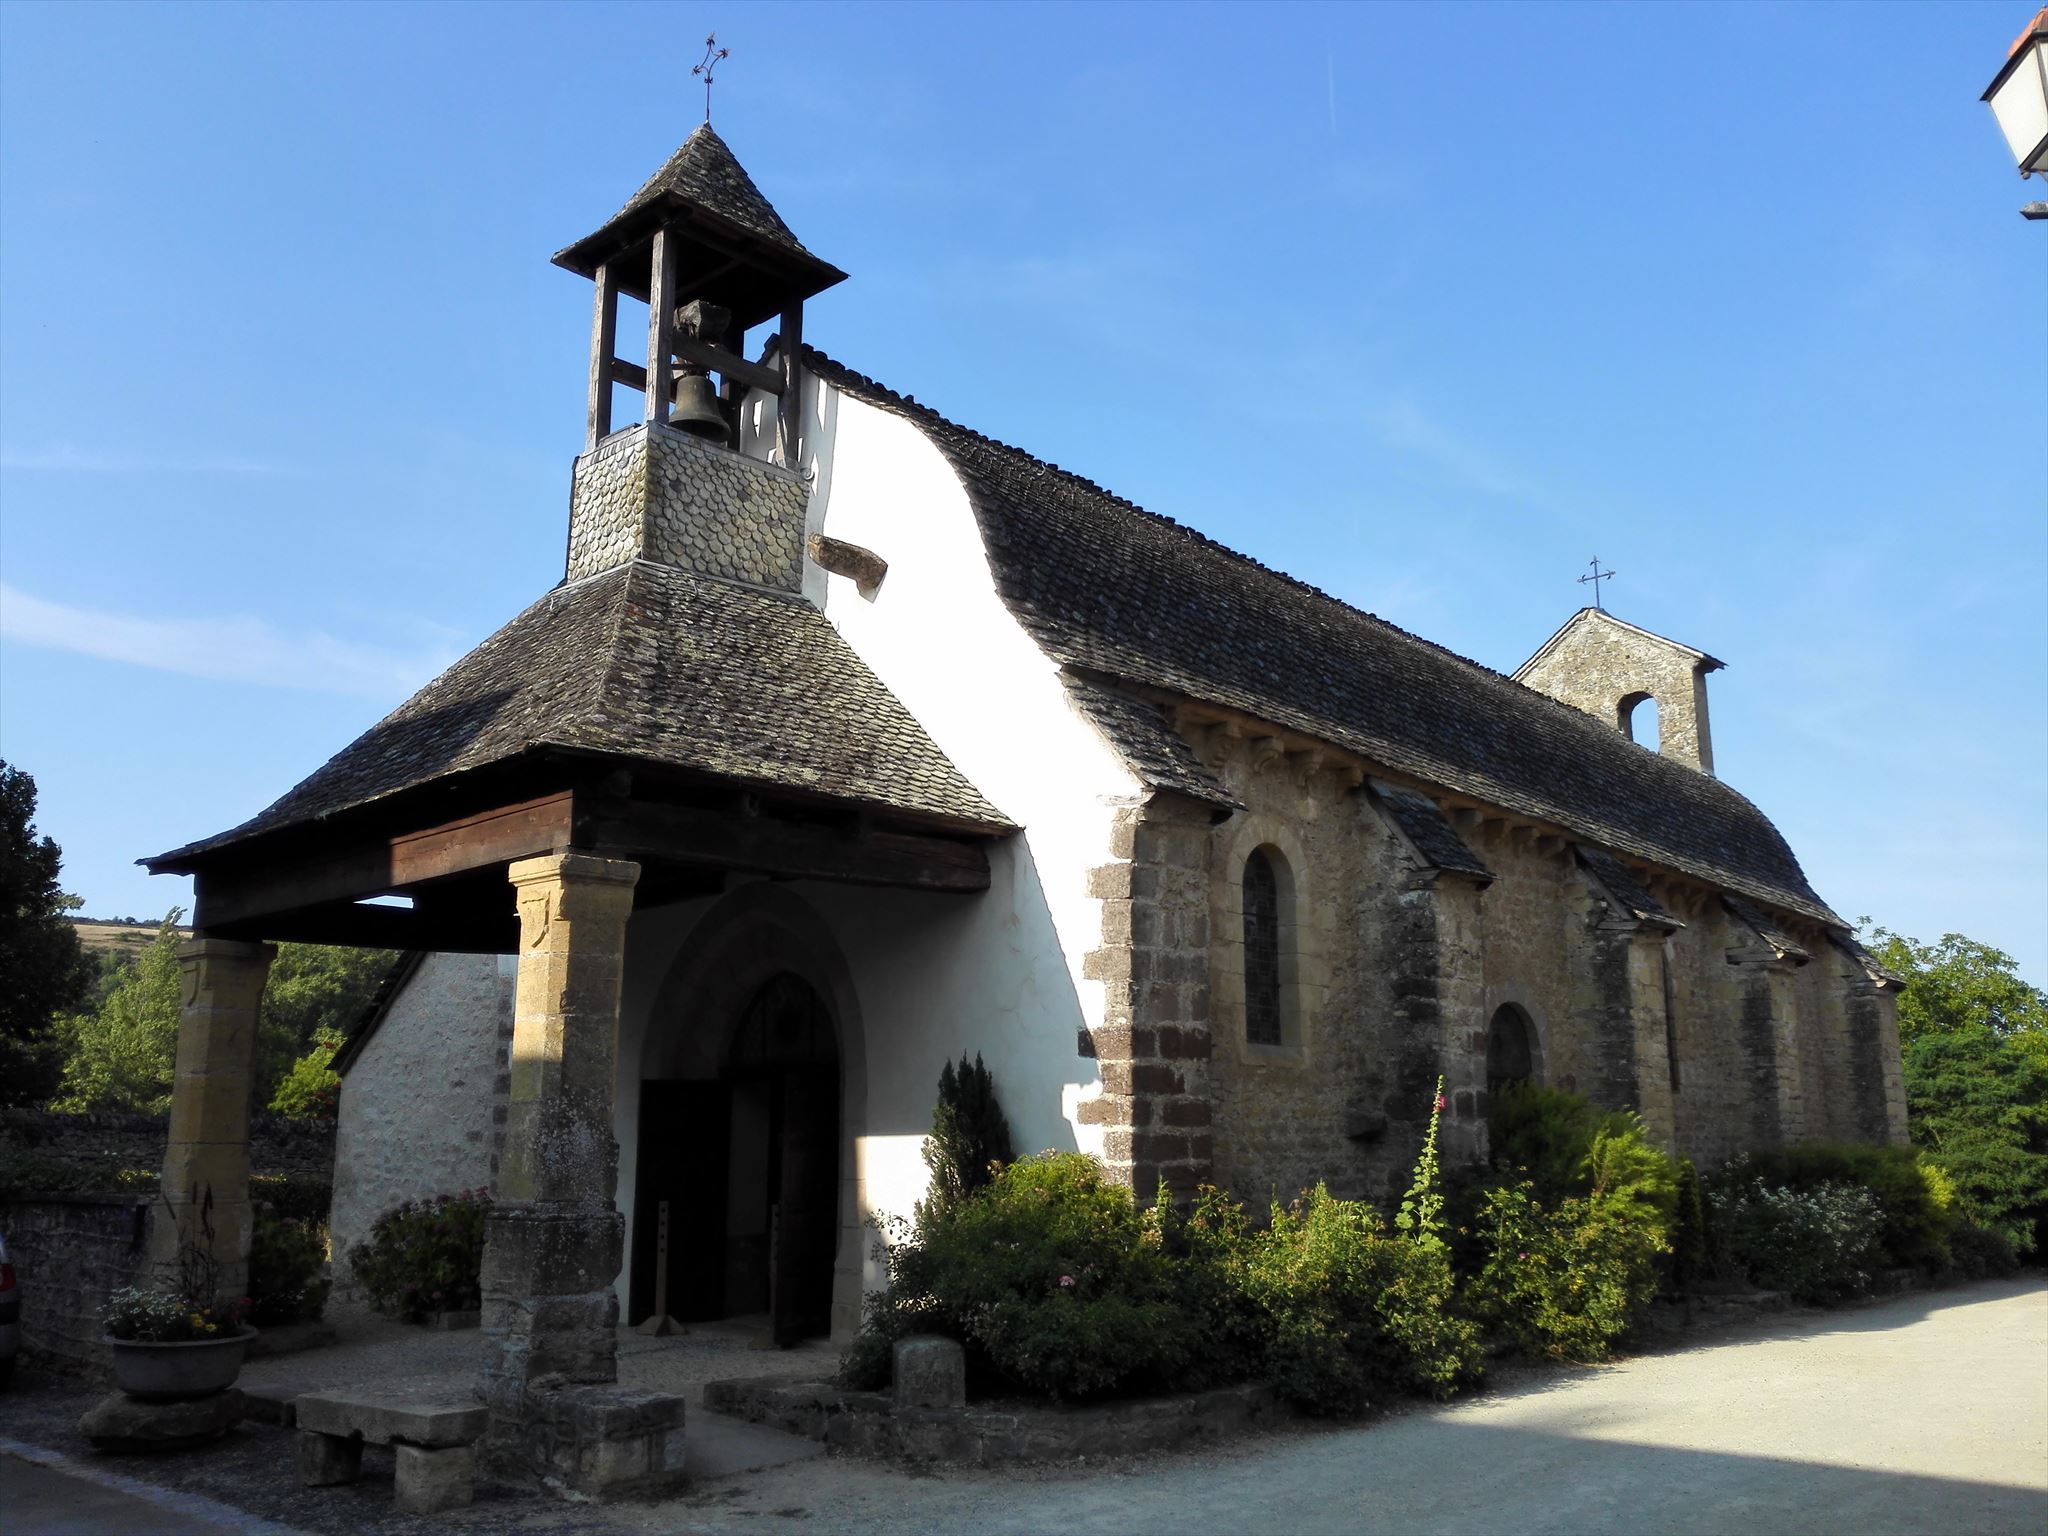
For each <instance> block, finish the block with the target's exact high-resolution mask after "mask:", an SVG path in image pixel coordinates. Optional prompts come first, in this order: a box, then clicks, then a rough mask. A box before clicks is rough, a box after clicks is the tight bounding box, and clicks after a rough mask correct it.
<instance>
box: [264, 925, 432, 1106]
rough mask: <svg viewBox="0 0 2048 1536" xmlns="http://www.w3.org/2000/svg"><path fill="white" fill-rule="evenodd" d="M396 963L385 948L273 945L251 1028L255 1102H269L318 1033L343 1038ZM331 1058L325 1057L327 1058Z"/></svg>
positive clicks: (316, 1038) (391, 954) (330, 1054)
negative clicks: (260, 1007) (253, 1033)
mask: <svg viewBox="0 0 2048 1536" xmlns="http://www.w3.org/2000/svg"><path fill="white" fill-rule="evenodd" d="M396 958H397V956H396V955H394V954H393V953H392V952H391V951H390V950H388V949H350V948H344V947H342V946H339V945H332V944H280V945H278V946H277V958H276V959H275V960H273V961H272V962H271V963H270V978H269V980H268V981H267V982H266V983H265V985H264V988H263V1015H262V1018H261V1019H260V1020H259V1021H258V1023H257V1029H256V1102H257V1103H259V1104H265V1103H268V1102H270V1098H271V1095H272V1094H273V1093H275V1092H277V1091H278V1089H279V1087H280V1086H281V1085H282V1084H283V1082H284V1080H285V1079H286V1078H287V1077H288V1076H290V1075H291V1074H292V1073H294V1072H295V1071H296V1063H297V1062H298V1061H299V1060H300V1059H301V1058H302V1057H304V1056H305V1055H306V1054H307V1053H308V1052H309V1051H311V1050H313V1049H314V1048H315V1047H316V1045H317V1043H318V1040H319V1037H320V1034H321V1031H323V1030H329V1031H335V1032H337V1033H338V1034H341V1035H345V1034H347V1033H348V1031H349V1029H350V1027H351V1026H352V1025H354V1023H355V1022H356V1020H357V1019H359V1018H361V1017H362V1014H363V1011H364V1010H365V1009H366V1008H368V1007H369V1006H370V1004H371V1003H372V1002H373V1001H375V999H376V996H377V989H378V988H379V987H380V986H382V985H383V983H384V978H385V977H386V976H387V975H388V974H390V971H391V962H392V961H393V960H395V959H396ZM336 1043H337V1044H339V1040H337V1042H336ZM333 1054H334V1052H333V1051H332V1050H329V1051H328V1052H327V1055H328V1056H329V1057H331V1056H332V1055H333ZM323 1064H324V1063H323ZM336 1081H337V1082H338V1081H339V1079H336ZM330 1113H331V1111H330Z"/></svg>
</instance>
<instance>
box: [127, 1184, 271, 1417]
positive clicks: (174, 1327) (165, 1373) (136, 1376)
mask: <svg viewBox="0 0 2048 1536" xmlns="http://www.w3.org/2000/svg"><path fill="white" fill-rule="evenodd" d="M193 1193H194V1196H195V1199H194V1200H193V1202H192V1208H193V1209H192V1214H193V1216H194V1217H195V1218H196V1232H194V1234H193V1235H192V1236H190V1237H187V1238H186V1239H185V1241H184V1242H182V1243H180V1244H179V1246H178V1256H177V1259H176V1262H175V1263H174V1264H172V1265H170V1266H167V1267H168V1268H170V1269H171V1270H172V1271H173V1273H172V1275H171V1277H170V1278H168V1279H167V1280H165V1281H163V1282H161V1283H159V1284H156V1285H147V1286H133V1285H131V1286H124V1287H123V1288H122V1289H120V1290H118V1291H116V1292H114V1294H113V1295H111V1296H109V1297H108V1298H107V1316H106V1326H107V1332H106V1344H107V1347H108V1349H110V1350H112V1351H113V1356H114V1382H115V1384H116V1385H117V1386H119V1387H120V1389H121V1390H122V1391H123V1392H125V1393H127V1394H128V1396H130V1397H132V1398H139V1399H141V1400H142V1401H144V1402H176V1401H178V1400H180V1399H184V1398H195V1397H206V1396H209V1395H210V1394H212V1393H215V1392H222V1391H225V1390H226V1389H227V1388H229V1387H231V1386H233V1385H234V1382H235V1378H236V1377H237V1376H239V1375H241V1373H242V1355H243V1353H244V1351H246V1350H247V1349H248V1347H249V1341H250V1340H251V1339H253V1338H254V1337H256V1330H255V1329H253V1328H250V1327H248V1326H247V1325H246V1324H245V1323H244V1322H243V1318H244V1317H246V1316H247V1315H248V1312H249V1298H248V1297H246V1296H244V1297H242V1298H241V1299H240V1300H237V1301H223V1300H221V1299H220V1264H219V1262H218V1261H217V1260H216V1259H215V1258H214V1256H213V1238H214V1230H213V1189H212V1186H210V1185H209V1186H208V1187H207V1188H206V1189H205V1190H204V1191H203V1192H202V1191H199V1190H194V1191H193ZM164 1214H165V1217H166V1219H169V1220H175V1219H176V1216H175V1213H173V1212H172V1211H171V1210H170V1209H169V1206H168V1203H166V1207H165V1212H164Z"/></svg>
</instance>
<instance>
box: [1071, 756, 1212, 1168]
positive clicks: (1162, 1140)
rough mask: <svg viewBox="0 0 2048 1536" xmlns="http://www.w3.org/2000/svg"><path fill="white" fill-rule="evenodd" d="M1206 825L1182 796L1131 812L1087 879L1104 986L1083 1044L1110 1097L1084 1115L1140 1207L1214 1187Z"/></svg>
mask: <svg viewBox="0 0 2048 1536" xmlns="http://www.w3.org/2000/svg"><path fill="white" fill-rule="evenodd" d="M1208 823H1209V814H1208V807H1207V806H1204V805H1199V804H1196V803H1195V802H1192V801H1180V800H1179V799H1178V798H1177V797H1170V796H1162V797H1159V798H1158V799H1155V800H1152V801H1150V802H1148V803H1146V804H1144V805H1138V806H1129V807H1125V808H1124V809H1122V810H1120V811H1119V812H1118V813H1117V815H1116V817H1115V820H1114V821H1113V823H1112V826H1111V833H1110V862H1109V863H1106V864H1103V865H1100V866H1098V867H1097V868H1096V869H1095V870H1093V871H1092V872H1091V873H1090V875H1089V891H1090V894H1091V895H1093V896H1096V897H1098V898H1100V900H1101V901H1102V945H1101V947H1100V948H1099V949H1095V950H1092V951H1090V952H1089V953H1088V954H1087V955H1086V956H1085V957H1084V958H1083V960H1082V971H1081V974H1082V976H1083V977H1084V978H1086V979H1088V980H1092V981H1100V982H1102V983H1103V1009H1102V1025H1101V1027H1100V1028H1097V1029H1093V1030H1089V1031H1086V1032H1084V1034H1083V1036H1082V1038H1081V1040H1080V1042H1079V1044H1080V1050H1081V1054H1082V1055H1084V1056H1092V1057H1094V1058H1095V1061H1096V1067H1097V1070H1098V1071H1099V1072H1100V1074H1101V1078H1102V1092H1101V1094H1100V1096H1099V1097H1096V1098H1093V1099H1084V1100H1083V1101H1082V1102H1081V1104H1080V1105H1079V1108H1078V1116H1079V1118H1080V1120H1081V1122H1082V1123H1083V1124H1088V1125H1100V1126H1102V1127H1103V1128H1104V1129H1103V1153H1102V1160H1103V1164H1104V1166H1105V1167H1106V1168H1107V1169H1108V1171H1109V1173H1110V1176H1111V1177H1112V1178H1114V1179H1116V1180H1117V1181H1118V1182H1119V1183H1122V1184H1124V1185H1125V1186H1126V1187H1127V1188H1129V1189H1130V1190H1131V1191H1132V1192H1133V1193H1134V1194H1135V1195H1137V1196H1138V1198H1139V1199H1140V1200H1149V1199H1150V1198H1151V1196H1152V1194H1153V1192H1154V1190H1156V1189H1157V1188H1158V1186H1159V1184H1160V1181H1161V1180H1164V1181H1165V1182H1166V1183H1167V1185H1168V1186H1169V1187H1170V1188H1172V1189H1173V1190H1174V1191H1175V1192H1176V1193H1177V1194H1187V1193H1189V1192H1191V1191H1192V1190H1193V1189H1194V1188H1195V1186H1196V1185H1198V1184H1201V1183H1205V1182H1207V1181H1209V1180H1210V1179H1211V1178H1212V1177H1213V1170H1214V1162H1215V1141H1214V1137H1213V1134H1212V1132H1211V1128H1210V1127H1211V1120H1212V1107H1211V1103H1210V1095H1209V1064H1210V1052H1211V1037H1210V1029H1209V1007H1210V998H1209V977H1208V951H1209V912H1208V894H1209V891H1208V857H1209V849H1208Z"/></svg>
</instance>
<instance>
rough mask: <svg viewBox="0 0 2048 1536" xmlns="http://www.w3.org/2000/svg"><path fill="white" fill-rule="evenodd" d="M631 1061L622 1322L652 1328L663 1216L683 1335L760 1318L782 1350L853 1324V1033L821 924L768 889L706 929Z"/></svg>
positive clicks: (840, 969)
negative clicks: (848, 1262)
mask: <svg viewBox="0 0 2048 1536" xmlns="http://www.w3.org/2000/svg"><path fill="white" fill-rule="evenodd" d="M641 1061H642V1074H643V1075H642V1080H641V1082H640V1085H639V1087H640V1097H639V1112H638V1122H639V1124H638V1135H637V1138H636V1140H637V1159H636V1166H635V1178H634V1192H633V1211H632V1221H633V1240H632V1268H631V1273H630V1279H629V1285H628V1293H627V1318H628V1320H629V1321H631V1322H634V1323H639V1322H641V1321H643V1320H644V1319H646V1318H648V1317H650V1316H652V1315H655V1313H656V1308H657V1303H658V1296H657V1291H658V1288H659V1284H660V1280H661V1265H660V1257H661V1254H662V1252H663V1251H664V1244H663V1241H662V1237H663V1231H664V1228H663V1222H662V1208H663V1205H664V1204H666V1206H667V1225H666V1235H667V1241H666V1245H665V1251H666V1253H667V1257H668V1265H667V1270H668V1273H667V1277H666V1278H667V1298H668V1312H669V1314H670V1315H671V1316H673V1317H675V1318H676V1319H678V1320H679V1321H682V1322H686V1323H687V1322H693V1321H708V1320H713V1319H718V1318H730V1317H748V1316H764V1317H765V1318H767V1319H768V1320H769V1321H770V1323H771V1325H772V1331H773V1334H774V1337H775V1339H776V1342H778V1343H784V1344H788V1343H794V1342H796V1341H797V1340H799V1339H803V1338H808V1337H816V1336H820V1335H825V1334H829V1333H830V1332H832V1331H833V1325H834V1322H835V1311H837V1312H842V1313H847V1314H849V1316H851V1315H852V1314H855V1313H857V1309H858V1272H857V1268H856V1270H855V1272H854V1273H853V1274H852V1275H846V1274H840V1273H838V1272H837V1269H836V1267H835V1266H837V1265H839V1264H840V1263H841V1261H842V1259H843V1257H844V1256H843V1255H842V1254H841V1251H840V1250H841V1249H842V1248H844V1247H846V1246H847V1238H846V1229H847V1224H848V1221H849V1217H848V1214H847V1210H846V1206H847V1199H848V1195H849V1192H850V1190H849V1182H848V1178H847V1175H848V1174H849V1173H850V1172H851V1159H850V1152H849V1149H850V1143H851V1138H853V1137H856V1136H858V1134H859V1132H860V1119H861V1115H860V1109H861V1106H862V1105H863V1104H864V1101H865V1100H864V1094H863V1093H862V1092H861V1085H862V1083H863V1082H864V1072H863V1063H862V1061H861V1057H860V1031H859V1020H858V1016H857V1011H856V1007H855V1004H854V1002H853V998H852V993H851V987H850V984H849V982H848V980H847V977H846V974H845V969H844V965H843V962H842V961H841V960H840V958H839V956H838V953H837V949H836V946H834V945H833V944H832V943H831V941H830V938H829V935H828V934H826V933H825V932H823V930H822V925H818V923H817V919H816V916H815V914H814V913H811V912H810V911H809V909H808V908H807V907H805V906H804V905H803V904H802V903H800V902H797V901H795V900H794V898H787V897H786V895H785V893H782V892H779V891H776V890H774V888H771V887H767V886H755V887H748V888H746V890H745V891H744V892H736V893H734V895H733V896H732V897H729V898H728V899H727V901H726V902H725V903H722V904H721V905H720V906H719V907H718V908H716V909H714V910H713V911H712V912H711V913H709V914H707V915H706V916H705V918H704V919H703V920H702V921H701V922H700V923H699V924H698V925H697V927H696V929H695V931H694V932H693V934H692V936H691V938H690V939H689V940H687V941H686V942H685V944H684V946H683V949H682V951H681V952H680V953H679V954H678V956H677V959H676V962H675V964H674V965H673V966H672V967H671V970H670V974H669V977H668V980H667V981H666V982H665V983H664V985H663V987H662V988H661V991H660V995H659V998H658V1000H657V1004H656V1007H655V1009H654V1011H653V1016H652V1017H651V1018H650V1020H649V1026H648V1034H647V1036H646V1038H645V1040H644V1042H643V1047H642V1052H641ZM853 1247H854V1248H855V1249H856V1250H857V1248H858V1244H857V1242H856V1243H854V1244H853ZM857 1260H858V1254H857V1251H856V1253H855V1255H854V1262H855V1264H856V1266H857ZM840 1292H844V1293H846V1294H844V1295H840V1294H837V1293H840ZM840 1321H841V1322H842V1326H843V1325H844V1322H845V1321H846V1320H845V1319H841V1320H840Z"/></svg>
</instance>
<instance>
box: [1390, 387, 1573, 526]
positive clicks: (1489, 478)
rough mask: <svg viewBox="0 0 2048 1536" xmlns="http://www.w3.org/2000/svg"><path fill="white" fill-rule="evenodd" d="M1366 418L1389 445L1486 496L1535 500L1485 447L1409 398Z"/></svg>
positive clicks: (1524, 484) (1522, 481) (1521, 481)
mask: <svg viewBox="0 0 2048 1536" xmlns="http://www.w3.org/2000/svg"><path fill="white" fill-rule="evenodd" d="M1366 420H1367V421H1368V422H1369V423H1370V424H1371V426H1372V429H1373V430H1374V431H1375V432H1377V433H1378V434H1379V437H1380V440H1381V441H1382V442H1384V443H1385V444H1386V445H1387V446H1388V447H1390V448H1398V449H1401V450H1403V451H1405V452H1408V453H1412V454H1415V455H1416V456H1417V457H1418V458H1423V459H1427V460H1429V461H1430V462H1431V463H1432V464H1434V465H1436V466H1437V468H1439V469H1441V470H1443V471H1445V472H1446V473H1448V474H1449V475H1451V476H1452V478H1454V479H1455V480H1457V481H1459V482H1460V483H1461V484H1463V485H1466V486H1468V487H1470V488H1471V489H1473V490H1475V491H1484V492H1485V493H1486V494H1487V495H1489V496H1503V497H1506V498H1508V499H1509V500H1512V501H1537V500H1539V499H1540V498H1539V497H1538V496H1537V494H1536V492H1535V490H1534V488H1533V487H1531V486H1530V485H1529V483H1528V481H1526V480H1525V479H1523V478H1522V476H1520V475H1518V474H1516V473H1515V472H1514V471H1513V470H1512V469H1510V468H1509V467H1508V466H1507V465H1505V464H1503V463H1501V462H1500V460H1499V459H1498V458H1497V457H1495V456H1494V454H1493V453H1491V452H1490V451H1489V450H1488V449H1486V448H1485V447H1484V446H1483V445H1481V444H1479V443H1475V442H1473V441H1472V440H1471V439H1469V438H1467V437H1464V436H1463V435H1461V434H1459V433H1457V432H1453V431H1451V430H1450V429H1449V428H1447V427H1445V426H1444V425H1443V424H1442V423H1440V422H1438V421H1436V420H1434V419H1432V418H1431V417H1430V416H1429V415H1428V414H1427V413H1425V412H1424V411H1423V410H1422V409H1421V408H1420V407H1419V406H1417V405H1416V404H1415V403H1414V402H1413V401H1412V400H1406V399H1400V400H1392V401H1389V402H1387V403H1386V404H1384V405H1381V406H1377V407H1374V408H1372V409H1370V410H1368V411H1367V412H1366Z"/></svg>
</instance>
